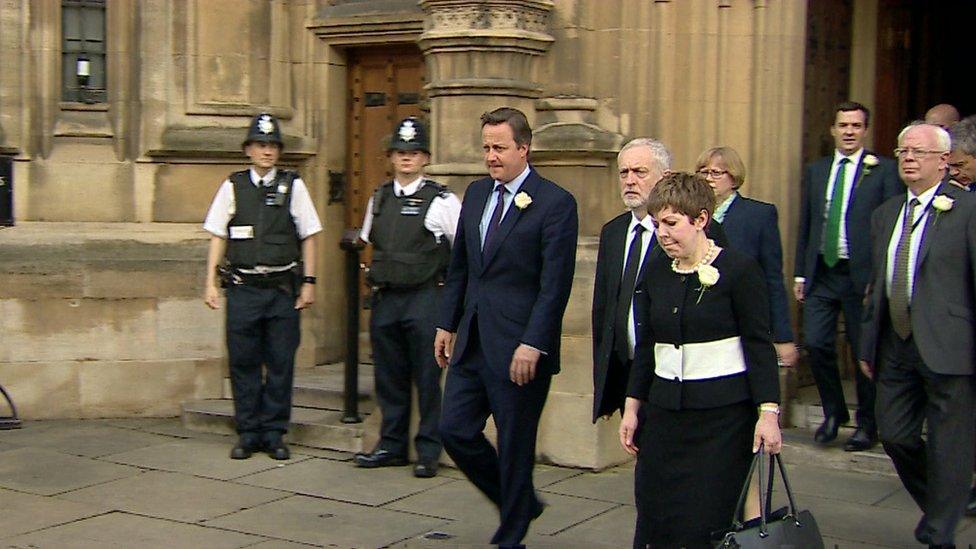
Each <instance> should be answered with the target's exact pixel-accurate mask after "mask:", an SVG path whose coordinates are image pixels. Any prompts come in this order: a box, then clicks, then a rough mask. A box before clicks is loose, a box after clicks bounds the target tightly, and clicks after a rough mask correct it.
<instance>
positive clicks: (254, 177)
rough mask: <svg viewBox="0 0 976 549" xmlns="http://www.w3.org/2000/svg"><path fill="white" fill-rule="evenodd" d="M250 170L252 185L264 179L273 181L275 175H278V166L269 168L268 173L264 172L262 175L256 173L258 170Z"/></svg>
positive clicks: (264, 180) (259, 183)
mask: <svg viewBox="0 0 976 549" xmlns="http://www.w3.org/2000/svg"><path fill="white" fill-rule="evenodd" d="M250 172H251V183H254V185H261V184H263V183H264V182H266V181H274V178H275V176H276V175H278V168H271V169H270V170H268V173H266V174H264V177H261V176H260V175H258V172H256V171H254V168H251V169H250Z"/></svg>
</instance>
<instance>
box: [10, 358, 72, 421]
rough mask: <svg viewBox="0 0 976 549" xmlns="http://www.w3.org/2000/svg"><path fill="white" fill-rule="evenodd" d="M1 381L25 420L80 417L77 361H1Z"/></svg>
mask: <svg viewBox="0 0 976 549" xmlns="http://www.w3.org/2000/svg"><path fill="white" fill-rule="evenodd" d="M0 383H2V384H3V386H4V388H5V389H6V390H7V392H8V393H10V397H11V398H12V399H13V401H14V405H15V406H17V411H18V413H19V414H20V417H21V418H23V419H50V418H67V417H79V416H80V413H81V402H80V396H79V394H78V363H77V362H13V363H11V362H0ZM6 413H7V410H6V409H4V410H2V411H0V414H3V415H5V414H6Z"/></svg>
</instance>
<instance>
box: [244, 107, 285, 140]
mask: <svg viewBox="0 0 976 549" xmlns="http://www.w3.org/2000/svg"><path fill="white" fill-rule="evenodd" d="M255 141H262V142H264V143H277V144H278V146H279V147H282V148H283V147H284V146H285V144H284V143H283V142H282V141H281V129H280V128H279V127H278V120H277V119H276V118H275V117H273V116H271V115H270V114H268V113H266V112H263V113H260V114H258V115H257V116H255V117H254V118H253V119H251V126H250V127H249V128H248V129H247V138H246V139H244V143H242V144H241V147H247V146H248V145H249V144H250V143H253V142H255Z"/></svg>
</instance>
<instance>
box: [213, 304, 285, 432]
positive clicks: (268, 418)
mask: <svg viewBox="0 0 976 549" xmlns="http://www.w3.org/2000/svg"><path fill="white" fill-rule="evenodd" d="M226 295H227V355H228V362H229V364H230V383H231V390H232V392H233V394H234V421H235V423H236V425H237V432H238V433H240V434H241V435H242V436H245V435H255V434H261V433H269V432H278V433H284V432H286V431H287V430H288V421H289V419H290V417H291V393H292V382H293V380H294V374H295V352H296V351H297V350H298V343H299V340H300V339H301V326H300V317H299V311H297V310H296V309H295V298H294V297H293V296H292V295H291V294H290V293H287V292H285V291H283V290H281V289H277V288H255V287H252V286H230V287H228V288H227V292H226ZM262 365H263V366H264V368H262Z"/></svg>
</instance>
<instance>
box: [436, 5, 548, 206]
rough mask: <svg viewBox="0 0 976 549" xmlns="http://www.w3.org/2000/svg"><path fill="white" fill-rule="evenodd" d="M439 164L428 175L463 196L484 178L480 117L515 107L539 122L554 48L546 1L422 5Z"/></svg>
mask: <svg viewBox="0 0 976 549" xmlns="http://www.w3.org/2000/svg"><path fill="white" fill-rule="evenodd" d="M420 6H421V8H423V10H424V12H425V14H426V18H425V23H424V32H423V34H421V36H420V40H419V45H420V49H421V51H423V52H424V56H425V59H426V61H427V71H428V82H429V83H428V84H427V87H426V88H427V93H428V96H429V98H430V107H431V109H430V110H431V124H430V125H431V148H432V149H433V151H434V164H433V165H431V166H430V167H429V169H428V173H430V174H431V175H434V176H437V178H438V180H440V181H444V182H446V183H449V184H451V185H452V186H453V187H454V188H455V189H457V190H463V186H464V185H466V184H467V183H468V182H469V181H470V180H471V179H474V178H476V177H479V176H481V175H483V174H484V171H485V170H484V166H482V164H481V162H479V161H478V159H479V158H480V157H481V139H480V132H479V131H478V127H479V123H478V116H479V115H480V114H481V113H483V112H485V111H488V110H491V109H494V108H497V107H501V106H511V107H515V108H517V109H520V110H521V111H522V112H524V113H525V114H526V116H528V117H529V122H530V123H531V122H533V118H534V110H535V109H534V101H535V99H536V98H538V97H540V96H541V95H542V87H541V85H540V84H538V83H537V79H538V65H539V60H540V58H541V57H542V56H543V55H544V54H545V53H546V52H547V51H548V49H549V46H550V44H551V43H552V41H553V37H552V35H551V34H550V33H549V29H548V27H549V17H550V13H551V12H552V9H553V3H552V2H551V1H549V0H520V1H517V2H516V1H513V0H484V1H480V2H472V1H471V0H421V2H420Z"/></svg>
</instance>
